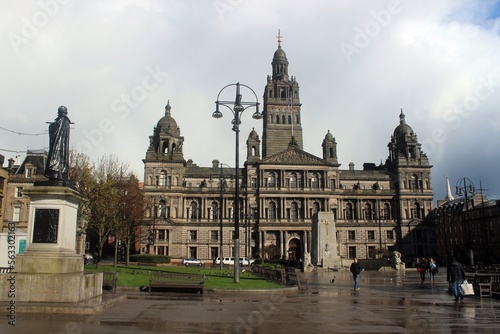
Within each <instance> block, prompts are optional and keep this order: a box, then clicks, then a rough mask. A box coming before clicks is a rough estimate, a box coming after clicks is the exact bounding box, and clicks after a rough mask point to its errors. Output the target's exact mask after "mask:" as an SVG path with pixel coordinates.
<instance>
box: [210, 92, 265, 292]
mask: <svg viewBox="0 0 500 334" xmlns="http://www.w3.org/2000/svg"><path fill="white" fill-rule="evenodd" d="M231 86H236V98H235V100H234V101H222V100H219V97H220V95H221V93H222V91H224V90H225V89H226V88H228V87H231ZM240 86H241V87H245V88H247V89H248V90H250V91H251V92H252V93H253V95H254V97H255V102H243V101H242V100H241V99H242V95H241V93H240ZM215 105H216V109H215V111H214V113H213V114H212V117H213V118H221V117H222V116H223V115H222V112H220V110H219V106H224V107H226V108H228V109H229V110H231V112H232V113H233V119H232V120H231V124H232V125H233V128H232V130H233V131H234V132H235V133H236V152H235V155H236V156H235V160H236V163H235V181H236V186H235V187H234V189H235V191H234V205H235V210H234V211H235V212H234V282H235V283H239V281H240V202H239V198H240V193H239V189H240V187H239V163H240V147H239V146H240V136H239V135H240V124H241V114H242V113H243V111H245V110H246V109H248V108H251V107H255V113H254V114H253V115H252V118H253V119H262V114H261V113H259V100H258V98H257V94H255V92H254V91H253V89H252V88H250V87H248V86H247V85H244V84H240V83H239V82H238V83H236V84H229V85H227V86H225V87H223V88H222V89H221V90H220V91H219V94H217V100H216V101H215Z"/></svg>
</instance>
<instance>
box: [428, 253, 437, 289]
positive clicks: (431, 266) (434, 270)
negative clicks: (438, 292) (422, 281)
mask: <svg viewBox="0 0 500 334" xmlns="http://www.w3.org/2000/svg"><path fill="white" fill-rule="evenodd" d="M438 271H439V270H438V268H437V265H436V261H435V260H434V259H433V258H432V257H431V258H430V259H429V280H430V281H431V285H435V284H436V277H435V276H436V274H437V273H438Z"/></svg>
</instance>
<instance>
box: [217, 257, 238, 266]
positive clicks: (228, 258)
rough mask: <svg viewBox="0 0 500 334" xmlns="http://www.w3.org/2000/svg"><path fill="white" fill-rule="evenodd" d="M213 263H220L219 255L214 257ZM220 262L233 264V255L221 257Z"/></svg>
mask: <svg viewBox="0 0 500 334" xmlns="http://www.w3.org/2000/svg"><path fill="white" fill-rule="evenodd" d="M215 264H220V257H218V258H216V259H215ZM222 264H229V265H234V257H223V258H222Z"/></svg>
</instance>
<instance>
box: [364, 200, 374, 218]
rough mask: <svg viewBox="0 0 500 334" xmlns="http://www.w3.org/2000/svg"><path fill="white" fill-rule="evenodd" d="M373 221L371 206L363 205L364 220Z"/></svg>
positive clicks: (368, 204)
mask: <svg viewBox="0 0 500 334" xmlns="http://www.w3.org/2000/svg"><path fill="white" fill-rule="evenodd" d="M372 219H373V211H372V205H371V204H370V203H366V204H365V220H372Z"/></svg>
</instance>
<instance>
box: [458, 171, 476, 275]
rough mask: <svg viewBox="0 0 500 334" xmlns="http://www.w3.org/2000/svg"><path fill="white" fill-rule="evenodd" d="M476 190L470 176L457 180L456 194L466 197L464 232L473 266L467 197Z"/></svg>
mask: <svg viewBox="0 0 500 334" xmlns="http://www.w3.org/2000/svg"><path fill="white" fill-rule="evenodd" d="M475 192H476V189H475V188H474V183H472V181H471V180H470V179H469V178H467V177H463V178H461V179H460V180H458V181H457V184H456V194H457V195H458V196H464V197H465V210H464V224H465V231H464V232H465V233H466V238H465V239H466V245H465V248H466V252H468V253H469V254H468V255H469V261H470V265H471V266H473V265H474V249H473V246H472V242H471V235H470V229H469V224H468V222H467V211H468V210H469V202H468V199H467V195H468V194H470V195H472V196H474V194H475Z"/></svg>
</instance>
